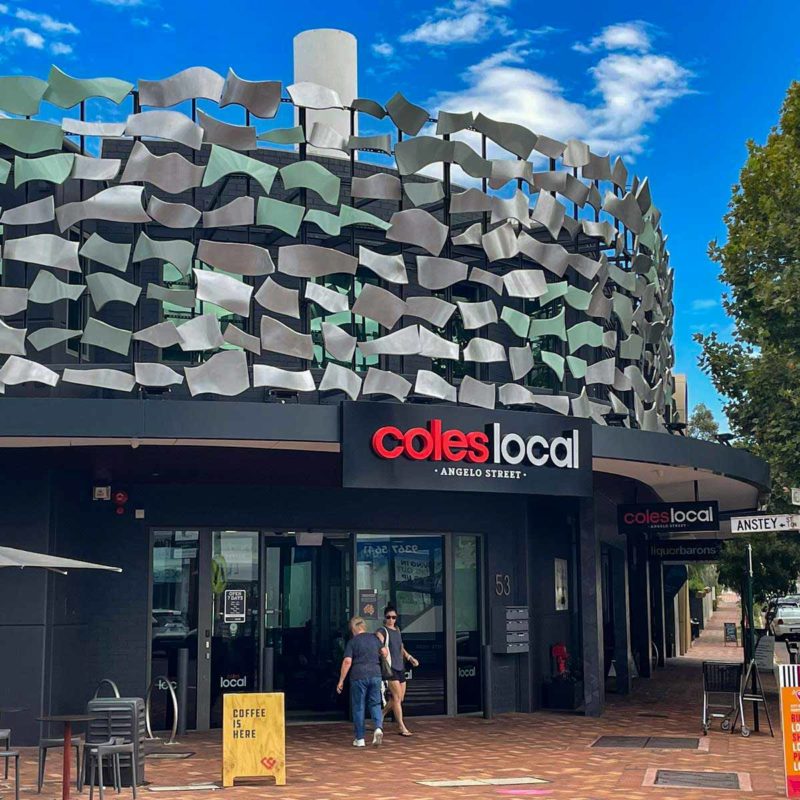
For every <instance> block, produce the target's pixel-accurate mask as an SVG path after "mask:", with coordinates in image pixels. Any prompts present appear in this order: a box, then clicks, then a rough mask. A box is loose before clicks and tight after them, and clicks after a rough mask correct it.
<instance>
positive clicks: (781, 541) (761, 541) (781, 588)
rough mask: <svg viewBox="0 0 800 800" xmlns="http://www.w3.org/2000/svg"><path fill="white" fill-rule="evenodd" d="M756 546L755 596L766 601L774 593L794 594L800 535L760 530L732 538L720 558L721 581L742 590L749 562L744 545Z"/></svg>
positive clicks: (756, 598)
mask: <svg viewBox="0 0 800 800" xmlns="http://www.w3.org/2000/svg"><path fill="white" fill-rule="evenodd" d="M748 542H749V543H750V544H751V545H752V546H753V597H754V599H755V601H756V602H757V603H763V602H765V601H766V600H767V599H768V598H770V597H773V596H775V595H783V594H794V592H795V581H796V580H797V576H798V574H800V534H798V533H783V534H775V533H761V534H759V535H758V536H753V537H751V538H741V539H730V540H729V541H727V542H726V543H725V547H724V549H723V551H722V558H721V559H720V561H719V564H718V566H719V582H720V583H721V584H722V585H723V586H729V587H730V588H731V589H735V590H736V591H741V590H742V587H743V578H744V569H745V564H746V558H747V556H746V553H745V546H746V545H747V543H748Z"/></svg>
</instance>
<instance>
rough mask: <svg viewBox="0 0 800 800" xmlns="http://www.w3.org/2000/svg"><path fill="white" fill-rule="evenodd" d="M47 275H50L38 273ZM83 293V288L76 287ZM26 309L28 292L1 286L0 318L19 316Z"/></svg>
mask: <svg viewBox="0 0 800 800" xmlns="http://www.w3.org/2000/svg"><path fill="white" fill-rule="evenodd" d="M38 274H47V275H49V274H50V273H49V272H48V273H44V272H42V273H38ZM51 277H52V276H51ZM77 288H79V289H80V290H81V291H83V287H82V286H80V287H77ZM27 307H28V290H27V289H20V288H16V287H13V286H3V287H2V288H0V317H10V316H13V315H14V314H19V312H20V311H24V310H25V309H26V308H27Z"/></svg>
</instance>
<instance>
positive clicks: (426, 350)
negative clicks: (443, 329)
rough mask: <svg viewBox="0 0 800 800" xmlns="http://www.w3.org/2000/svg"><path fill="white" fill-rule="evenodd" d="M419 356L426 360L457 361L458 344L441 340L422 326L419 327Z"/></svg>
mask: <svg viewBox="0 0 800 800" xmlns="http://www.w3.org/2000/svg"><path fill="white" fill-rule="evenodd" d="M419 354H420V355H421V356H425V357H426V358H447V359H449V360H451V361H458V360H459V350H458V343H457V342H451V341H450V340H448V339H443V338H442V337H441V336H437V335H436V334H435V333H433V332H432V331H429V330H428V329H427V328H426V327H425V326H424V325H420V326H419Z"/></svg>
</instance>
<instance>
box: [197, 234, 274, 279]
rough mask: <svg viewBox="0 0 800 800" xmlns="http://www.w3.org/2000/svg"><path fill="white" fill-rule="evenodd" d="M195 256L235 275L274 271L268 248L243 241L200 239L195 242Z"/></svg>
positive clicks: (264, 273) (263, 273)
mask: <svg viewBox="0 0 800 800" xmlns="http://www.w3.org/2000/svg"><path fill="white" fill-rule="evenodd" d="M197 258H198V259H199V260H200V261H202V262H203V263H205V264H208V265H209V266H211V267H217V268H219V269H223V270H225V272H233V273H235V274H236V275H270V274H271V273H273V272H275V265H274V264H273V263H272V258H271V256H270V254H269V250H267V249H266V248H265V247H259V246H258V245H255V244H246V243H244V242H215V241H211V240H210V239H201V240H200V241H199V242H198V244H197Z"/></svg>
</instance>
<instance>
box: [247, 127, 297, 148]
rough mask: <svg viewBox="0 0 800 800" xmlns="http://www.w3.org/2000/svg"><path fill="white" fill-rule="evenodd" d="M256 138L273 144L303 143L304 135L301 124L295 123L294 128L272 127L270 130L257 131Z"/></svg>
mask: <svg viewBox="0 0 800 800" xmlns="http://www.w3.org/2000/svg"><path fill="white" fill-rule="evenodd" d="M256 138H257V139H258V140H259V141H262V142H273V143H274V144H303V142H305V140H306V135H305V133H303V126H302V125H297V126H295V127H294V128H273V129H272V130H271V131H264V133H259V134H258V136H257V137H256Z"/></svg>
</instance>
